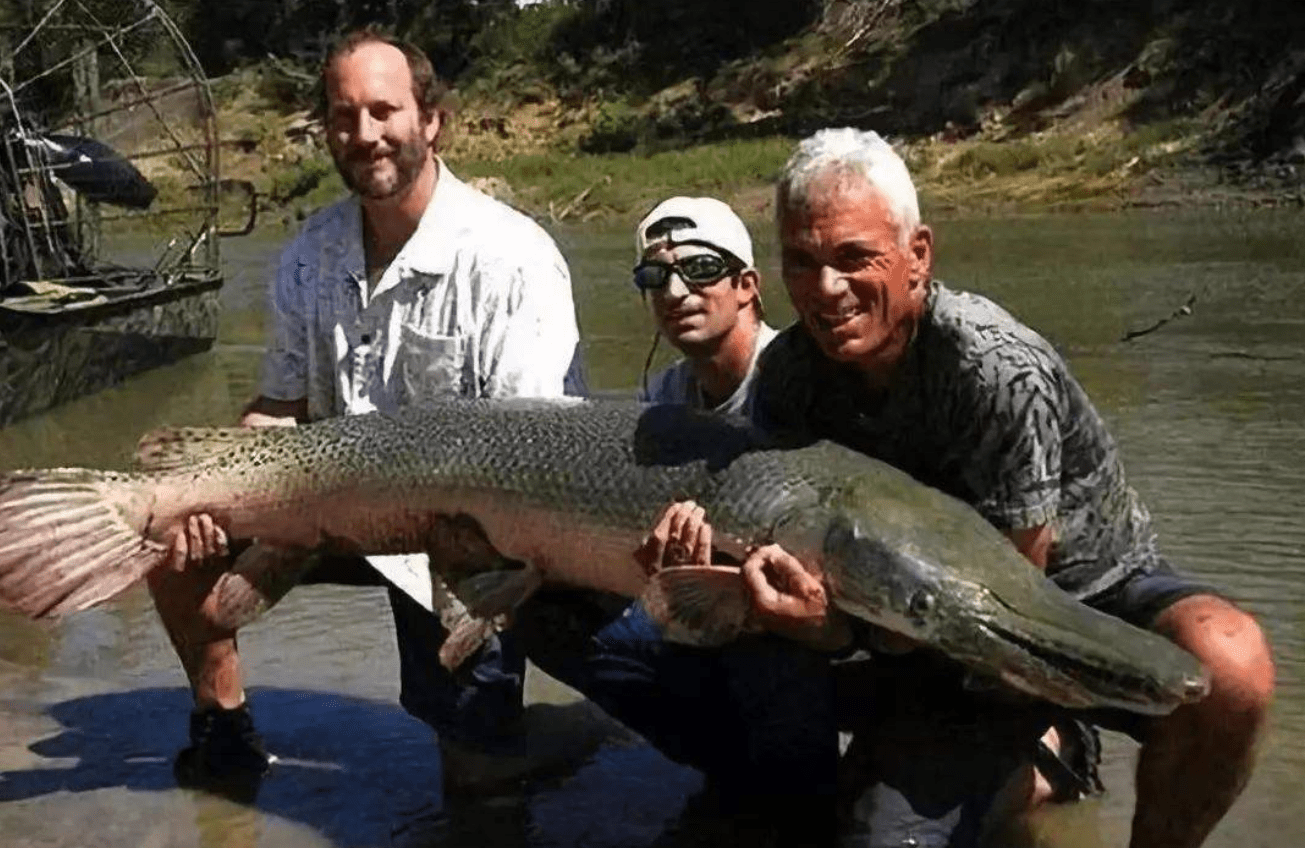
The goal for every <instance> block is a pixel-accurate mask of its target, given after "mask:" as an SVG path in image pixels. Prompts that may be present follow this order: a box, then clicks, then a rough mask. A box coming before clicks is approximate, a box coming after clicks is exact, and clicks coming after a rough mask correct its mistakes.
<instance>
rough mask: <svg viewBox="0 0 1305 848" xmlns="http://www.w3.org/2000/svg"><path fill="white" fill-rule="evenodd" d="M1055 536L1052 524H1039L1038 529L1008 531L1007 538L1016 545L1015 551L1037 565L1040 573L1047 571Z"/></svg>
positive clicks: (1024, 528)
mask: <svg viewBox="0 0 1305 848" xmlns="http://www.w3.org/2000/svg"><path fill="white" fill-rule="evenodd" d="M1054 536H1055V534H1054V533H1052V532H1051V525H1050V524H1039V525H1038V526H1037V527H1021V528H1019V529H1015V530H1007V531H1006V537H1007V538H1009V539H1010V540H1011V542H1013V543H1014V545H1015V549H1016V550H1018V551H1019V552H1020V553H1022V554H1024V556H1025V558H1026V559H1028V561H1029V562H1031V563H1033V564H1034V565H1036V566H1037V567H1038V570H1039V571H1046V570H1047V559H1048V557H1049V556H1050V554H1051V542H1052V540H1053V539H1054Z"/></svg>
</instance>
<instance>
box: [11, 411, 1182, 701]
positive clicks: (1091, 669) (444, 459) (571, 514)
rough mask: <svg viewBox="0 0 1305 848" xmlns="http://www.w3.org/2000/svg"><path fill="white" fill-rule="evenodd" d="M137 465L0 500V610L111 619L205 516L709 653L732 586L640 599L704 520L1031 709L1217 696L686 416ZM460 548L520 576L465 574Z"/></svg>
mask: <svg viewBox="0 0 1305 848" xmlns="http://www.w3.org/2000/svg"><path fill="white" fill-rule="evenodd" d="M137 465H138V470H137V471H134V472H131V473H115V472H104V471H92V470H85V469H57V470H46V471H21V472H13V473H9V474H5V475H2V476H0V602H2V603H4V604H6V605H8V606H11V607H14V608H16V609H18V610H21V611H23V612H25V613H27V614H29V615H33V616H46V615H61V614H65V613H70V612H73V611H76V610H79V609H83V608H85V607H88V606H90V605H92V604H96V603H99V602H101V601H104V600H106V599H107V598H110V597H112V596H113V595H115V594H117V593H118V592H120V591H122V590H123V589H125V588H127V587H128V586H130V585H131V584H133V583H135V582H136V581H137V580H139V579H140V578H141V577H143V576H144V575H145V574H146V573H147V572H149V571H150V570H151V569H154V568H157V567H160V565H161V563H162V562H163V559H164V556H165V552H166V548H165V544H164V542H163V540H165V539H167V538H168V535H169V533H170V532H171V530H172V528H174V527H175V526H176V525H177V524H178V522H181V521H183V520H185V519H186V518H187V517H188V516H190V515H192V514H195V513H199V512H206V513H209V514H211V515H212V516H213V517H214V519H215V520H216V521H217V523H218V524H220V525H221V526H222V527H224V528H225V529H226V530H227V532H228V534H229V535H230V536H231V537H232V538H234V539H254V538H256V539H258V540H260V541H261V542H264V543H270V544H273V545H278V546H286V547H292V548H306V549H307V548H321V547H326V548H329V549H332V550H336V551H347V552H357V553H365V554H387V553H402V552H410V551H422V550H427V551H429V552H430V553H431V560H432V564H433V566H432V567H440V566H441V565H442V564H443V565H444V566H445V568H444V569H443V576H444V578H445V579H446V580H447V581H448V582H449V584H450V585H451V586H452V588H453V591H454V593H455V594H456V595H458V596H459V597H460V598H461V600H462V601H464V602H465V603H466V604H467V607H468V608H469V609H470V610H471V611H472V613H473V614H474V617H475V618H476V619H477V620H482V621H483V620H488V619H492V618H494V617H495V616H499V615H501V614H503V613H506V612H508V611H510V609H511V608H512V607H513V606H514V605H515V604H517V603H519V602H520V601H521V600H523V599H524V598H525V597H526V596H527V595H528V594H529V593H530V592H531V591H532V590H533V589H534V588H535V587H536V586H538V585H539V584H540V582H541V581H548V582H551V583H561V584H569V585H575V586H583V587H590V588H595V589H601V590H606V591H610V592H616V593H619V594H622V595H626V596H629V597H642V598H643V599H644V602H645V604H646V605H647V606H648V607H649V609H650V611H651V612H652V613H653V615H654V617H657V618H658V619H659V620H661V621H662V622H663V623H664V624H665V626H666V627H667V628H668V634H669V635H670V636H671V637H672V638H677V639H683V640H686V641H697V642H700V643H713V642H719V641H722V640H724V639H728V638H731V637H733V636H734V635H736V634H737V633H738V632H739V631H740V630H743V629H746V628H747V627H748V626H749V621H748V602H747V596H746V593H745V591H744V588H743V582H742V580H741V579H740V577H739V575H738V572H737V569H728V568H723V569H722V568H683V569H680V568H675V569H668V570H665V571H663V572H661V573H660V574H659V575H658V576H657V577H655V578H653V579H652V580H651V582H650V579H649V577H648V576H647V574H646V573H645V571H644V569H643V568H642V567H640V566H639V565H638V564H637V563H636V562H635V560H634V558H633V557H632V552H633V551H634V549H635V548H636V547H638V545H639V543H640V542H641V540H642V539H643V537H644V536H645V534H646V533H647V531H648V528H649V527H651V526H652V523H653V521H654V518H655V517H656V515H657V514H658V512H659V510H660V509H661V508H662V507H663V506H664V505H665V504H666V503H668V502H670V501H672V500H675V499H685V498H691V499H693V500H695V501H697V502H698V503H699V504H701V505H702V506H703V507H704V508H705V509H706V513H707V516H708V518H709V520H710V521H711V522H712V526H713V529H714V536H713V538H714V542H715V544H716V545H717V546H718V548H720V549H721V550H723V551H724V552H727V553H732V554H733V555H735V556H739V557H741V556H743V555H744V553H745V551H746V549H747V548H748V546H751V545H756V544H762V543H767V542H777V543H779V544H780V545H782V546H783V547H784V548H785V549H787V550H788V551H789V552H791V553H793V554H794V555H795V556H797V557H798V558H799V559H800V560H801V561H802V563H803V564H804V565H805V566H806V567H807V568H808V569H810V570H811V571H812V572H813V573H816V574H819V575H822V577H823V580H824V583H825V585H826V587H827V589H828V592H829V595H830V597H831V598H832V599H833V602H834V603H835V604H836V605H837V606H838V607H839V608H840V609H842V610H844V611H846V612H847V613H849V614H851V615H853V616H856V617H858V618H861V619H864V620H865V621H867V622H871V623H873V624H876V625H879V626H881V627H884V628H887V629H888V630H891V631H894V632H896V633H899V634H902V635H904V636H907V637H909V638H910V639H913V640H915V641H916V642H918V643H921V644H922V645H925V646H928V647H932V648H935V649H937V650H939V651H942V652H943V653H945V654H947V655H949V656H951V657H953V658H954V659H956V660H959V661H960V662H961V663H963V664H965V665H966V666H968V667H969V668H970V669H971V670H973V671H975V672H978V673H980V674H983V675H990V676H992V677H995V678H999V679H1000V680H1003V681H1005V682H1006V683H1008V684H1010V685H1012V686H1014V687H1015V688H1017V689H1019V690H1022V691H1024V692H1026V693H1030V694H1033V695H1035V696H1038V697H1041V698H1045V699H1047V700H1050V701H1052V702H1055V703H1058V704H1063V705H1066V706H1072V707H1122V708H1125V709H1129V710H1134V711H1138V712H1143V713H1153V714H1160V713H1164V712H1167V711H1169V710H1171V709H1173V708H1174V707H1175V706H1177V705H1178V704H1180V703H1183V702H1187V701H1191V700H1194V699H1197V698H1200V697H1202V696H1203V695H1204V694H1205V692H1206V691H1207V688H1208V681H1207V677H1206V675H1205V672H1204V670H1203V669H1202V667H1201V666H1200V664H1199V663H1198V662H1197V661H1196V660H1195V659H1194V658H1193V657H1192V656H1191V655H1190V654H1187V653H1186V652H1184V651H1182V650H1180V649H1179V648H1178V647H1176V646H1174V645H1173V644H1172V643H1170V642H1169V641H1167V640H1165V639H1164V638H1162V637H1160V636H1158V635H1155V634H1153V633H1149V632H1147V631H1143V630H1140V629H1138V628H1135V627H1133V626H1131V625H1129V624H1126V623H1125V622H1123V621H1121V620H1119V619H1116V618H1112V617H1110V616H1107V615H1104V614H1102V613H1099V612H1096V611H1094V610H1092V609H1090V608H1088V607H1086V606H1084V605H1082V604H1080V603H1077V602H1075V601H1074V600H1073V599H1071V598H1070V597H1069V596H1068V595H1066V594H1065V593H1064V592H1062V591H1061V590H1060V589H1058V588H1057V587H1056V586H1055V585H1054V584H1053V583H1052V582H1051V581H1049V580H1048V579H1046V578H1045V577H1044V576H1043V575H1041V574H1040V573H1039V572H1037V570H1036V569H1034V568H1032V567H1031V566H1030V565H1029V564H1028V563H1027V562H1026V561H1025V560H1024V559H1023V558H1022V557H1021V556H1020V555H1019V554H1018V552H1016V550H1015V549H1014V547H1013V546H1012V545H1011V544H1010V542H1009V541H1008V540H1007V539H1006V538H1005V537H1004V536H1002V535H1001V534H1000V533H999V532H998V531H996V530H995V529H994V528H992V527H991V526H990V525H989V524H988V523H987V522H986V521H984V520H983V519H982V518H981V517H980V516H979V515H978V513H976V512H975V511H974V510H973V509H971V508H970V507H969V506H967V505H965V504H964V503H962V502H961V501H959V500H956V499H955V498H952V497H950V496H948V495H946V494H943V493H942V492H939V491H937V490H935V489H932V488H929V487H926V486H923V485H921V484H919V483H917V482H915V481H914V480H912V479H911V478H910V477H909V476H907V475H905V474H903V473H901V472H900V471H897V470H895V469H893V468H891V467H890V466H888V465H885V464H883V463H881V462H878V461H875V460H872V459H869V458H867V457H865V456H863V455H861V454H859V453H856V452H854V451H851V450H849V449H846V448H843V447H840V446H838V445H834V444H831V443H827V442H819V443H815V444H809V445H804V446H780V445H777V444H775V443H772V442H770V441H768V440H767V437H764V436H762V435H760V434H759V433H757V432H756V431H755V430H752V429H750V428H748V427H746V426H744V425H742V424H740V423H736V422H731V421H729V420H726V419H722V418H718V417H714V416H707V415H699V414H695V413H692V412H689V411H687V410H684V409H681V408H676V407H642V406H639V405H636V404H626V403H615V402H612V403H593V402H542V401H516V402H514V401H460V402H450V403H447V404H441V405H434V406H430V407H422V408H419V409H413V410H410V411H406V412H404V413H402V414H399V415H394V416H387V415H381V414H372V415H361V416H352V417H345V418H337V419H332V420H328V421H323V422H319V423H315V424H311V425H307V426H302V427H292V428H267V429H207V430H206V429H183V430H162V431H158V432H155V433H152V434H150V435H148V436H146V437H145V438H144V439H143V440H142V442H141V446H140V449H139V452H138V457H137ZM468 538H472V539H473V540H474V539H480V540H483V541H484V542H485V543H486V545H492V546H493V549H496V550H497V551H498V552H501V553H502V555H503V556H504V557H507V558H510V559H511V560H513V561H517V562H519V563H525V564H526V565H525V567H524V568H522V567H517V568H508V567H504V566H503V564H502V563H503V562H504V560H503V559H502V558H497V559H496V558H493V557H489V558H486V557H476V556H467V555H465V550H464V549H465V548H466V542H467V539H468ZM473 547H474V545H473ZM449 563H453V564H454V566H453V567H452V570H451V571H450V570H449V568H450V566H449V565H448V564H449ZM484 563H489V566H484ZM486 567H487V568H488V569H489V570H485V568H486Z"/></svg>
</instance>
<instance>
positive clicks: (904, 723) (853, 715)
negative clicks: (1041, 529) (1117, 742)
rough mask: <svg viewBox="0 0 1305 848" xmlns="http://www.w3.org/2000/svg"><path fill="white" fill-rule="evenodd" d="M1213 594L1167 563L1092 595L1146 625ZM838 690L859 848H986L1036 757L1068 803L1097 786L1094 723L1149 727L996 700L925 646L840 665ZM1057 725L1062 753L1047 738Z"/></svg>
mask: <svg viewBox="0 0 1305 848" xmlns="http://www.w3.org/2000/svg"><path fill="white" fill-rule="evenodd" d="M1207 594H1213V595H1217V596H1220V597H1222V593H1220V592H1219V591H1218V590H1217V589H1215V588H1214V587H1212V586H1209V585H1207V584H1204V583H1201V582H1199V581H1197V580H1194V579H1192V578H1190V577H1187V576H1185V575H1183V574H1181V573H1179V572H1177V571H1175V570H1174V569H1173V568H1172V567H1171V566H1170V565H1169V564H1168V563H1164V562H1162V563H1160V564H1159V565H1158V566H1157V567H1156V568H1154V569H1152V570H1150V571H1147V572H1141V573H1137V574H1134V575H1133V576H1132V577H1130V578H1128V579H1127V580H1126V581H1124V582H1123V583H1121V584H1119V585H1117V586H1115V587H1113V588H1112V589H1111V590H1109V591H1107V592H1104V593H1102V594H1101V595H1100V596H1099V597H1096V598H1092V599H1089V600H1088V601H1087V602H1088V603H1089V605H1091V606H1093V607H1095V608H1097V609H1100V610H1101V611H1103V612H1106V613H1109V614H1111V615H1114V616H1117V617H1119V618H1122V619H1124V620H1125V621H1128V622H1129V623H1130V624H1134V625H1136V626H1139V627H1145V628H1149V627H1150V626H1151V625H1152V624H1153V623H1154V621H1155V619H1156V617H1157V616H1158V615H1159V614H1160V613H1161V612H1163V611H1164V610H1165V609H1167V608H1168V607H1169V606H1171V605H1172V604H1174V603H1176V602H1177V601H1179V600H1181V599H1183V598H1187V597H1191V596H1194V595H1207ZM858 665H860V666H863V667H862V668H857V667H856V666H858ZM836 692H837V693H838V694H837V701H838V704H839V707H840V724H841V725H842V726H843V727H845V728H847V729H850V730H851V731H852V733H853V741H852V745H851V747H850V748H849V750H848V752H847V754H846V755H845V758H844V763H843V769H842V772H841V775H840V780H841V786H840V795H841V800H840V805H841V808H842V811H843V816H844V823H843V826H842V831H843V833H844V838H843V844H844V845H850V846H859V848H889V846H894V848H896V846H905V845H911V846H918V848H943V847H944V846H947V847H948V848H970V846H975V845H978V844H979V841H980V839H981V837H982V836H983V833H984V828H985V825H986V824H987V822H986V816H987V814H988V812H989V810H990V809H991V808H992V805H993V802H994V800H995V799H996V795H997V793H998V792H999V791H1000V789H1001V788H1002V787H1004V786H1006V785H1007V783H1008V782H1009V781H1010V780H1011V779H1012V778H1013V777H1015V776H1016V775H1017V773H1018V772H1019V771H1020V770H1022V769H1026V768H1027V767H1028V765H1029V764H1030V763H1034V764H1036V765H1037V766H1038V767H1039V770H1040V771H1041V772H1042V773H1043V775H1044V776H1046V777H1047V778H1048V780H1049V781H1050V782H1051V784H1052V787H1053V790H1054V791H1055V792H1056V795H1057V797H1059V798H1061V799H1065V800H1068V799H1072V798H1076V797H1082V796H1084V795H1087V794H1092V793H1094V792H1099V791H1100V790H1101V783H1100V779H1099V777H1098V775H1097V766H1098V763H1099V759H1100V742H1099V739H1098V736H1097V728H1098V727H1104V728H1108V729H1112V730H1118V731H1122V732H1125V733H1128V734H1129V735H1131V736H1133V737H1134V738H1136V739H1138V740H1141V739H1143V738H1145V734H1146V730H1147V727H1148V720H1147V717H1145V716H1141V715H1137V714H1134V713H1128V712H1125V711H1122V710H1102V711H1091V712H1078V711H1069V710H1065V709H1062V708H1059V707H1055V706H1053V705H1046V704H1037V703H1024V702H1019V703H1010V702H1003V701H1001V700H994V699H993V698H992V697H991V696H990V695H984V694H976V693H974V692H970V691H968V690H966V689H965V688H964V687H963V685H962V684H961V675H959V674H958V673H957V668H956V666H955V665H954V664H951V662H950V661H949V660H945V659H943V658H936V659H935V658H929V657H925V658H923V659H922V658H921V657H920V656H917V654H906V655H903V656H900V657H876V658H875V659H873V660H870V661H869V662H866V663H861V664H857V663H847V664H845V666H842V667H837V670H836ZM850 710H855V711H854V712H849V711H850ZM1052 725H1055V726H1056V728H1057V730H1058V731H1059V733H1060V735H1061V737H1062V740H1063V743H1062V747H1063V750H1064V754H1062V755H1060V756H1058V755H1056V754H1054V753H1052V752H1051V751H1049V750H1047V749H1045V747H1044V746H1042V745H1041V743H1040V741H1039V740H1040V738H1041V737H1042V735H1043V734H1044V733H1045V732H1046V730H1047V728H1049V727H1051V726H1052ZM858 727H859V728H860V732H858Z"/></svg>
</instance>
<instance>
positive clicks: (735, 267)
mask: <svg viewBox="0 0 1305 848" xmlns="http://www.w3.org/2000/svg"><path fill="white" fill-rule="evenodd" d="M742 270H743V266H742V265H740V264H738V263H737V262H730V261H729V260H727V259H725V258H724V257H721V256H717V255H716V254H714V253H700V254H698V255H697V256H686V257H685V258H684V259H677V260H675V261H674V262H662V261H661V260H658V259H645V260H643V261H642V262H640V263H639V264H638V265H636V266H634V286H635V288H637V289H639V290H640V291H653V290H655V289H660V288H663V287H664V286H665V285H666V284H667V283H669V282H670V280H671V273H672V272H674V273H676V274H679V275H680V279H681V280H683V281H684V284H685V285H686V286H688V287H689V288H691V289H695V290H696V289H701V288H706V287H707V286H709V285H711V284H712V283H715V282H717V281H718V280H721V279H723V278H725V277H728V276H729V275H731V274H736V273H738V272H739V271H742Z"/></svg>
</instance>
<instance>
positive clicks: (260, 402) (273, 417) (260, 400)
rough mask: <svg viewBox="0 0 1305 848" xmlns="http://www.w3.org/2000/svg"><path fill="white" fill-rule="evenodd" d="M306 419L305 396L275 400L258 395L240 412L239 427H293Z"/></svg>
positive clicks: (306, 401) (306, 402)
mask: <svg viewBox="0 0 1305 848" xmlns="http://www.w3.org/2000/svg"><path fill="white" fill-rule="evenodd" d="M307 420H308V399H307V398H300V399H299V400H276V399H275V398H269V397H264V396H262V395H259V396H258V397H256V398H254V399H253V400H252V401H250V402H249V405H248V406H246V407H245V410H244V412H242V413H241V414H240V426H241V427H293V426H295V425H296V424H298V423H301V422H303V421H307Z"/></svg>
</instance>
